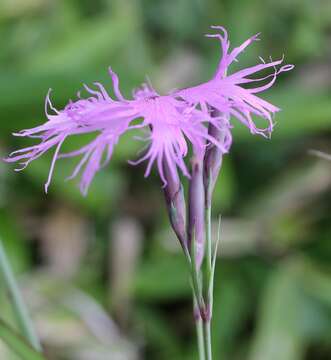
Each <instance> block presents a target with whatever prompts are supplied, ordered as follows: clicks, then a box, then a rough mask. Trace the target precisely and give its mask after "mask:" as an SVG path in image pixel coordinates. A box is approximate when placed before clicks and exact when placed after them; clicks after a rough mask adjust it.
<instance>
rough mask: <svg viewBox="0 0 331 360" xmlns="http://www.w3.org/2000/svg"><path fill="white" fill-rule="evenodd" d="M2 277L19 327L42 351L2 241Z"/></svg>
mask: <svg viewBox="0 0 331 360" xmlns="http://www.w3.org/2000/svg"><path fill="white" fill-rule="evenodd" d="M0 276H2V278H3V280H4V283H5V285H6V287H7V291H8V293H9V296H10V300H11V304H12V306H13V309H14V313H15V316H16V318H17V322H18V325H19V327H20V329H21V331H22V333H23V334H24V336H25V337H26V338H27V340H28V341H29V342H30V344H31V345H32V346H33V348H34V349H36V350H37V351H41V345H40V342H39V339H38V337H37V335H36V333H35V330H34V327H33V325H32V321H31V319H30V316H29V313H28V310H27V307H26V305H25V303H24V301H23V299H22V296H21V293H20V290H19V288H18V285H17V283H16V280H15V277H14V274H13V271H12V269H11V266H10V263H9V260H8V258H7V255H6V252H5V249H4V247H3V245H2V242H1V240H0Z"/></svg>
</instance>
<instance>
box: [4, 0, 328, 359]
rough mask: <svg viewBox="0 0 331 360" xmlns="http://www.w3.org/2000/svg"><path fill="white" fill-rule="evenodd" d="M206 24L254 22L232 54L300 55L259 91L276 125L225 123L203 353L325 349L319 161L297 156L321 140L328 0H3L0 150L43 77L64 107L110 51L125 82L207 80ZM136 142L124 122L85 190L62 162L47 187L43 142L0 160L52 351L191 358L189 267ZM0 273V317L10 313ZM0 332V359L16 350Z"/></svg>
mask: <svg viewBox="0 0 331 360" xmlns="http://www.w3.org/2000/svg"><path fill="white" fill-rule="evenodd" d="M212 24H215V25H216V24H222V25H224V26H226V27H227V28H228V30H229V33H230V38H231V42H232V44H233V45H235V44H237V43H238V42H240V41H243V40H245V39H246V38H247V37H248V36H250V35H252V34H254V33H257V32H262V35H261V38H262V41H260V42H258V43H256V44H254V45H253V46H251V48H250V49H247V51H246V52H245V54H244V55H242V56H241V58H240V62H239V64H236V65H235V66H234V69H235V68H238V67H239V66H245V65H249V64H252V63H254V62H255V61H256V59H257V58H258V56H262V57H268V56H269V55H270V56H272V57H273V58H277V57H281V56H282V55H283V53H284V54H285V59H286V62H287V63H294V64H296V68H295V70H294V71H293V72H291V73H286V74H282V76H280V78H279V81H278V83H277V85H276V86H275V87H274V89H272V90H271V91H269V92H268V93H267V94H266V95H265V98H267V99H270V100H272V101H273V102H275V103H276V104H277V105H279V106H280V107H281V108H282V109H283V111H282V112H281V113H279V114H277V119H276V120H277V126H276V129H275V132H274V135H273V138H272V140H271V141H267V140H265V139H262V138H258V137H253V136H251V135H250V134H249V133H248V131H247V129H246V128H244V127H242V126H240V125H238V124H236V125H235V129H234V145H233V149H232V152H231V154H230V155H227V156H226V158H225V159H224V166H223V169H222V174H221V176H220V179H219V182H218V185H217V190H216V192H215V201H214V216H215V218H216V215H218V214H219V213H222V216H223V222H222V223H223V227H222V244H221V250H220V256H219V260H218V268H217V274H216V285H215V313H214V323H213V327H214V332H213V343H214V355H215V359H224V360H225V359H231V360H241V359H250V360H260V359H268V360H273V359H275V360H276V359H282V360H310V359H314V360H324V359H330V358H331V285H330V284H331V265H330V264H331V241H330V237H331V222H330V210H331V207H330V204H331V201H330V200H331V193H330V186H331V164H330V163H329V162H327V161H324V160H318V159H317V158H315V157H313V156H311V155H308V150H309V149H318V150H322V151H326V152H331V150H330V148H331V145H330V144H331V136H330V135H331V70H330V63H331V52H330V48H331V47H330V44H331V33H330V29H331V2H330V1H327V0H314V1H311V0H277V1H276V0H265V1H261V0H207V1H203V0H179V1H175V0H167V1H163V0H153V1H152V0H97V1H87V0H84V1H82V0H58V1H49V0H2V1H1V2H0V36H1V39H2V41H1V45H0V93H1V97H0V114H1V118H2V121H1V125H0V126H1V133H2V136H1V152H2V155H3V156H5V155H6V154H8V152H10V151H11V150H13V149H16V148H17V147H22V146H23V145H25V144H26V143H27V142H25V141H24V140H23V139H20V138H19V139H15V138H14V137H12V136H11V132H13V131H17V130H20V129H22V128H28V127H31V126H34V125H36V124H39V123H40V122H42V121H44V119H45V116H44V113H43V111H44V110H43V109H44V104H43V102H44V97H45V94H46V93H47V90H48V88H49V87H51V88H52V89H53V93H52V94H53V101H54V104H55V106H56V107H59V108H61V106H63V105H64V104H65V103H66V101H67V100H68V99H69V98H74V97H75V94H76V92H77V91H78V90H79V89H81V87H82V83H83V82H84V83H87V84H91V83H92V82H93V81H101V82H102V83H104V84H105V85H106V86H107V87H108V88H109V87H110V80H109V78H108V77H107V67H108V66H109V65H111V66H112V68H113V69H114V70H115V71H116V72H117V73H118V74H119V76H120V79H121V87H122V88H123V91H124V93H125V94H127V95H130V92H131V89H132V88H134V87H137V86H139V84H140V83H141V82H143V81H144V80H145V76H146V75H148V76H149V78H150V79H151V81H152V83H153V84H155V86H156V87H157V88H159V89H161V90H162V91H166V90H169V89H168V88H167V87H168V86H169V84H170V88H176V87H180V86H188V85H191V84H194V83H197V82H199V81H203V80H205V79H208V77H210V76H211V75H212V74H213V71H214V69H215V66H216V64H217V61H218V58H219V47H218V46H217V43H215V42H213V41H212V40H210V39H206V38H204V36H203V34H204V33H206V32H208V26H209V25H212ZM83 141H84V140H82V139H74V141H73V142H72V143H71V144H69V145H68V146H75V147H77V146H79V145H80V144H82V142H83ZM140 145H141V144H140V143H139V141H136V140H134V141H132V140H131V138H130V137H127V138H125V139H123V141H121V142H120V144H119V145H118V146H117V149H116V151H115V154H114V159H113V161H112V163H111V164H110V166H108V167H107V168H106V169H105V170H104V171H102V172H100V173H99V174H98V175H97V176H96V178H95V180H94V183H93V184H92V186H91V189H90V192H89V194H88V196H87V197H85V198H84V197H82V196H81V195H80V194H79V191H78V189H77V181H75V180H73V181H69V182H65V181H64V178H65V177H66V176H67V175H69V174H70V170H71V168H72V166H73V164H72V163H70V161H67V162H66V161H64V162H63V163H62V162H59V163H58V164H57V166H56V169H55V175H54V179H53V182H52V185H51V187H50V192H49V194H48V195H47V196H46V195H45V194H44V192H43V183H44V182H45V180H46V177H47V172H48V167H49V164H50V156H51V154H49V156H45V157H44V158H42V159H40V160H38V161H37V162H35V163H33V164H31V166H30V167H29V168H27V169H26V170H25V171H24V172H22V173H19V174H16V173H14V172H13V169H12V166H10V165H7V164H0V194H1V196H0V234H1V237H2V238H3V239H4V241H5V246H6V248H7V251H8V253H9V255H10V258H11V261H12V263H13V265H14V268H15V269H16V271H17V274H19V275H20V279H21V284H22V287H23V289H24V294H25V297H26V299H27V302H28V303H29V305H30V307H31V308H32V311H33V314H34V319H35V321H36V324H37V327H38V330H39V333H40V334H41V338H42V340H43V343H44V344H45V347H46V350H47V358H48V359H70V360H72V359H83V360H84V359H93V360H95V359H105V358H112V359H139V358H142V359H160V360H162V359H174V360H175V359H194V358H196V349H195V337H194V336H195V334H194V326H193V321H192V318H191V303H190V288H189V282H188V279H187V275H186V268H185V263H184V259H183V258H182V256H181V254H180V250H179V247H178V245H177V244H176V241H175V239H174V236H173V234H172V233H171V232H170V231H169V226H168V221H167V217H166V212H165V209H164V206H163V198H162V191H161V188H160V182H159V180H158V178H157V176H156V174H152V176H151V177H150V178H149V179H148V180H145V179H144V178H143V171H144V170H143V166H139V167H132V166H130V165H128V164H127V159H134V158H135V157H136V155H137V152H138V151H139V149H140ZM122 218H129V219H131V220H132V221H134V222H135V223H136V227H135V229H139V231H138V230H134V231H133V232H132V231H131V232H130V231H128V227H129V226H128V225H125V224H124V225H123V224H122V225H121V226H122V227H121V234H122V235H121V239H119V237H118V236H117V235H116V233H114V232H113V231H112V229H113V228H114V226H115V225H116V224H118V223H119V221H120V219H122ZM135 231H136V232H137V231H138V232H140V233H142V234H143V240H141V237H140V236H138V235H137V236H135ZM125 239H126V240H125ZM129 240H130V241H129ZM135 241H136V242H137V243H136V244H135ZM140 242H142V243H141V244H140ZM128 244H129V245H128ZM132 244H135V246H136V247H135V246H133V245H132ZM115 245H116V246H115ZM118 257H120V259H121V261H115V260H116V259H118ZM114 264H116V266H115V265H114ZM36 284H37V285H36ZM115 284H122V286H121V287H120V290H119V287H118V285H117V286H115ZM0 290H1V292H0V306H1V309H2V310H1V317H2V318H4V319H5V320H7V321H9V322H11V323H13V322H12V319H11V318H12V315H11V313H10V311H9V307H8V301H7V299H6V297H5V294H4V292H3V291H2V287H1V284H0ZM77 292H78V293H79V294H80V295H79V296H78V295H77ZM72 294H76V295H75V296H73V295H72ZM68 299H71V300H72V301H71V302H70V301H69V300H68ZM73 299H75V302H73ZM68 301H69V302H68ZM104 309H106V310H104ZM112 318H114V319H115V322H114V321H112V320H111V319H112ZM119 339H120V340H119ZM0 345H1V347H0V358H1V359H9V360H10V359H16V358H15V357H14V355H9V354H8V352H7V349H6V347H5V346H3V347H2V345H3V344H2V343H1V344H0Z"/></svg>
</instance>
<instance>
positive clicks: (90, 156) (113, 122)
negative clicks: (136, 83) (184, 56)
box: [6, 69, 221, 194]
mask: <svg viewBox="0 0 331 360" xmlns="http://www.w3.org/2000/svg"><path fill="white" fill-rule="evenodd" d="M110 75H111V77H112V81H113V88H114V89H113V90H114V94H115V96H116V99H112V98H111V97H110V96H109V94H108V93H107V92H106V90H105V89H104V87H103V86H102V85H101V84H99V83H95V86H96V87H97V90H92V89H90V88H88V87H87V86H85V89H86V90H87V91H88V93H89V94H90V96H89V97H88V98H86V99H81V98H79V99H78V100H77V101H75V102H72V101H70V102H69V104H68V105H67V106H66V107H65V108H64V109H63V110H60V111H59V110H57V109H55V108H54V107H53V105H52V103H51V101H50V97H49V93H48V94H47V96H46V104H45V105H46V106H45V108H46V109H45V111H46V116H47V118H48V121H47V122H46V123H45V124H43V125H40V126H37V127H35V128H32V129H28V130H22V131H20V132H19V133H16V134H14V135H16V136H26V137H31V138H39V139H40V140H41V142H40V143H39V144H37V145H33V146H30V147H27V148H24V149H21V150H17V151H14V152H13V153H12V154H11V155H10V157H9V158H8V159H6V160H7V161H8V162H17V161H19V162H20V165H21V168H19V169H17V170H22V169H24V168H25V167H26V166H27V165H28V164H29V163H30V162H31V161H33V160H35V159H37V158H39V157H40V156H41V155H43V154H44V153H45V152H47V151H48V150H50V149H51V148H55V152H54V156H53V160H52V163H51V167H50V171H49V175H48V180H47V182H46V184H45V191H46V192H47V189H48V186H49V184H50V181H51V178H52V174H53V170H54V166H55V163H56V161H57V159H59V158H66V157H74V156H81V160H80V161H79V163H78V164H77V166H76V168H75V169H74V171H73V173H72V175H71V176H70V177H69V178H73V177H75V176H76V175H78V173H79V172H80V171H82V177H81V182H80V189H81V191H82V193H83V194H86V193H87V191H88V187H89V185H90V183H91V181H92V179H93V177H94V175H95V174H96V172H97V171H98V170H100V169H101V168H102V167H104V166H105V165H106V164H108V162H109V161H110V159H111V156H112V153H113V148H114V146H115V145H116V143H117V142H118V140H119V139H120V137H121V135H123V134H124V133H125V132H127V131H129V130H131V129H133V128H147V129H148V131H149V135H148V137H147V138H146V140H147V141H148V142H149V149H148V151H147V153H146V154H145V155H144V156H143V157H142V158H141V159H139V160H138V161H137V162H136V163H140V162H142V161H144V160H147V161H148V163H147V168H146V172H145V176H148V175H149V173H150V171H151V168H152V165H153V163H154V162H155V163H156V164H157V167H158V170H159V174H160V177H161V179H162V181H163V183H164V184H165V185H166V183H167V181H166V179H165V176H164V170H163V169H164V168H163V165H162V163H163V161H166V162H167V164H168V168H169V171H170V173H171V174H173V176H174V177H175V176H176V172H177V168H179V169H180V170H181V171H182V173H183V174H184V175H185V176H189V172H188V170H187V168H186V165H185V162H184V158H185V156H186V155H187V153H188V148H189V144H188V142H190V145H191V146H193V148H194V149H195V150H196V151H200V152H201V151H203V149H204V146H205V143H206V140H209V141H210V142H212V143H213V144H214V145H216V146H219V147H221V144H219V143H218V141H217V140H214V139H213V138H212V137H211V136H210V135H208V130H207V128H206V126H205V125H204V123H205V122H207V121H215V120H214V119H211V118H210V116H209V115H208V114H207V115H206V114H205V113H204V112H202V111H201V110H198V109H196V108H195V107H193V106H188V105H187V104H186V103H185V102H183V101H181V100H178V99H176V98H175V97H173V96H170V95H167V96H160V95H158V94H157V93H156V92H155V90H154V89H152V88H151V87H150V86H147V85H143V87H142V88H141V89H139V90H137V91H136V92H135V94H134V99H132V100H127V99H125V98H124V97H123V95H122V94H121V92H120V90H119V80H118V77H117V75H116V74H115V73H114V72H113V71H112V70H111V69H110ZM78 96H79V97H80V94H78ZM49 109H50V110H51V111H52V114H50V113H49ZM139 118H142V120H141V122H140V123H138V124H136V125H132V122H133V120H135V119H139ZM95 132H96V133H97V136H96V137H95V139H94V140H93V141H91V142H90V143H89V144H87V145H85V146H83V147H82V148H80V149H78V150H76V151H72V152H70V153H61V152H60V149H61V146H62V144H63V142H64V141H65V140H66V139H67V138H68V137H69V136H72V135H79V134H85V133H95Z"/></svg>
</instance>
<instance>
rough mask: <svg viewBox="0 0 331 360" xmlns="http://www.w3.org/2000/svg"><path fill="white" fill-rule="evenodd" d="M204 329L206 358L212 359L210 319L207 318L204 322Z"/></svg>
mask: <svg viewBox="0 0 331 360" xmlns="http://www.w3.org/2000/svg"><path fill="white" fill-rule="evenodd" d="M203 330H204V331H203V338H204V347H205V359H206V360H212V352H211V331H210V320H206V321H204V322H203Z"/></svg>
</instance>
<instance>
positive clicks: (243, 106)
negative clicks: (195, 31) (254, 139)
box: [175, 26, 293, 136]
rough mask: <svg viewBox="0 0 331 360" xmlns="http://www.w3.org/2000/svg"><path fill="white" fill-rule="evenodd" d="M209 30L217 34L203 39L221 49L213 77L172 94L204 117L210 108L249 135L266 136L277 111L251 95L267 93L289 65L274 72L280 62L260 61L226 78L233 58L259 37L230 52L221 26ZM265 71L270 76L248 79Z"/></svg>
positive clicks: (287, 69)
mask: <svg viewBox="0 0 331 360" xmlns="http://www.w3.org/2000/svg"><path fill="white" fill-rule="evenodd" d="M212 29H214V30H219V33H216V34H207V35H206V36H207V37H211V38H216V39H218V40H219V41H220V44H221V49H222V56H221V59H220V61H219V64H218V68H217V71H216V73H215V75H214V77H213V78H212V79H211V80H210V81H207V82H205V83H203V84H200V85H197V86H194V87H191V88H187V89H183V90H179V91H176V93H175V94H176V95H177V96H179V97H180V98H182V99H183V100H185V101H186V102H188V103H189V104H192V105H195V106H199V107H200V108H201V110H203V111H204V112H206V113H209V112H210V108H212V109H216V110H218V111H219V112H221V113H223V114H224V115H226V117H230V116H232V117H235V118H237V119H238V120H239V121H240V122H242V123H243V124H244V125H245V126H247V127H248V128H249V130H250V131H251V133H252V134H260V135H263V136H270V134H271V132H272V130H273V120H272V115H273V114H274V113H276V112H277V111H279V110H280V109H279V108H278V107H276V106H274V105H272V104H270V103H269V102H267V101H265V100H263V99H261V98H260V97H258V96H256V95H255V94H257V93H260V92H262V91H264V90H267V89H269V88H270V87H271V86H272V85H273V84H274V83H275V81H276V77H277V75H278V74H280V73H281V72H284V71H289V70H291V69H292V68H293V65H285V66H282V67H280V68H279V69H277V66H278V65H280V64H281V63H282V62H283V59H281V60H277V61H270V62H268V63H266V62H264V61H263V60H262V63H261V64H258V65H255V66H252V67H249V68H246V69H243V70H240V71H238V72H235V73H234V74H231V75H228V69H229V66H230V65H231V64H232V63H233V62H234V61H237V56H238V55H239V54H240V53H241V52H243V51H244V50H245V48H246V47H247V46H248V45H250V44H251V43H252V42H253V41H256V40H258V36H259V34H257V35H254V36H253V37H251V38H249V39H248V40H246V41H245V42H244V43H243V44H241V45H240V46H239V47H237V48H234V49H233V50H232V51H230V50H229V49H230V42H229V40H228V34H227V31H226V30H225V29H224V28H223V27H221V26H212ZM269 68H272V69H273V72H272V73H271V74H269V75H267V76H264V77H262V78H256V79H254V78H250V76H251V75H253V74H255V73H259V72H261V71H263V70H265V69H269ZM265 80H266V81H267V82H266V83H265V84H264V85H257V86H256V85H255V83H259V82H262V81H265ZM242 85H250V87H249V88H244V87H243V86H242ZM253 115H257V116H259V117H261V118H263V119H265V120H266V121H267V126H266V127H265V128H263V129H259V128H258V127H257V126H256V125H255V123H254V121H253ZM220 119H221V120H222V121H221V122H220V123H219V125H220V126H222V124H223V125H224V118H222V117H221V118H220Z"/></svg>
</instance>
